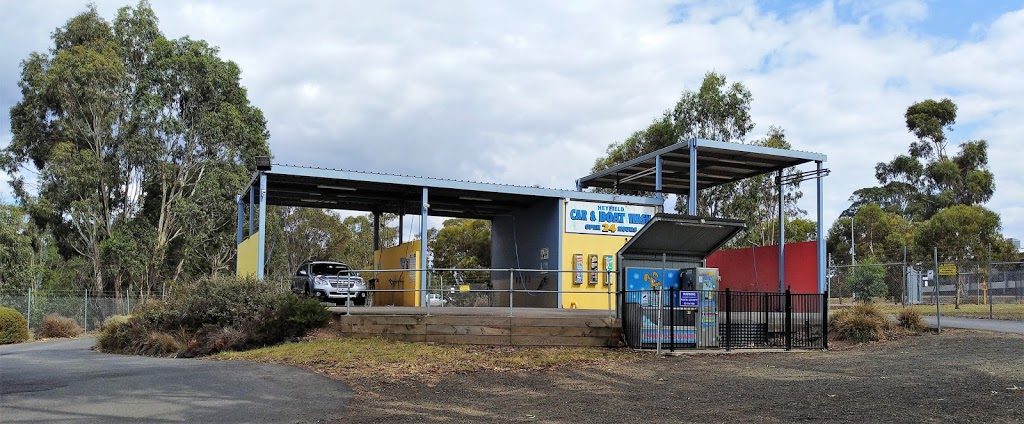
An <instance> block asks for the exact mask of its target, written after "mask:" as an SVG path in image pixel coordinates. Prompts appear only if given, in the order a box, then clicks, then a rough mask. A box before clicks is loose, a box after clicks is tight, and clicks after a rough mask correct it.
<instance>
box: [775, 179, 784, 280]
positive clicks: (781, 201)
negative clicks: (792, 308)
mask: <svg viewBox="0 0 1024 424" xmlns="http://www.w3.org/2000/svg"><path fill="white" fill-rule="evenodd" d="M782 173H783V170H781V169H780V170H779V177H778V178H777V179H776V180H775V182H777V183H778V186H779V293H782V292H784V291H786V210H785V197H786V195H785V193H786V191H785V190H784V188H785V186H784V185H783V184H782Z"/></svg>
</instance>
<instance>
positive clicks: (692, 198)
mask: <svg viewBox="0 0 1024 424" xmlns="http://www.w3.org/2000/svg"><path fill="white" fill-rule="evenodd" d="M689 143H690V193H689V194H688V195H687V200H686V213H687V214H690V215H697V140H690V142H689Z"/></svg>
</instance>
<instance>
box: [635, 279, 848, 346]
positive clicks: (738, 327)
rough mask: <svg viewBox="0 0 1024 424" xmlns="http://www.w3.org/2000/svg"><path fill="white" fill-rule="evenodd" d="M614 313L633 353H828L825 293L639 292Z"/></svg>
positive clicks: (826, 301) (826, 298)
mask: <svg viewBox="0 0 1024 424" xmlns="http://www.w3.org/2000/svg"><path fill="white" fill-rule="evenodd" d="M620 307H621V309H620V310H621V311H622V315H621V316H622V326H623V333H624V334H625V337H626V343H627V344H628V345H629V346H630V347H633V348H637V349H658V350H668V351H674V350H677V349H725V350H731V349H766V348H783V349H787V350H790V349H828V331H827V330H828V293H824V294H793V293H790V291H789V290H786V291H785V292H784V293H765V292H737V291H731V290H717V291H681V290H676V289H667V290H639V291H626V292H625V293H623V296H622V297H621V298H620Z"/></svg>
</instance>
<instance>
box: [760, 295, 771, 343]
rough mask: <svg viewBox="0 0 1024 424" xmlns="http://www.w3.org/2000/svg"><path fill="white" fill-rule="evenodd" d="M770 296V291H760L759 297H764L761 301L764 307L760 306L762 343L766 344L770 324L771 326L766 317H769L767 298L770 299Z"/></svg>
mask: <svg viewBox="0 0 1024 424" xmlns="http://www.w3.org/2000/svg"><path fill="white" fill-rule="evenodd" d="M771 296H772V294H771V293H768V292H761V299H764V302H763V303H764V308H762V311H764V343H765V345H767V344H768V340H770V339H769V338H768V336H769V335H770V334H771V326H772V322H771V320H770V319H768V318H769V315H768V302H769V300H771Z"/></svg>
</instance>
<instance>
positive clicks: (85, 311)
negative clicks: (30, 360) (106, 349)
mask: <svg viewBox="0 0 1024 424" xmlns="http://www.w3.org/2000/svg"><path fill="white" fill-rule="evenodd" d="M162 297H163V293H138V292H122V293H101V292H93V291H89V290H66V291H64V290H61V291H49V290H32V289H28V290H25V291H10V290H6V291H0V306H6V307H8V308H13V309H15V310H17V311H18V312H21V314H22V315H24V316H25V319H26V320H27V321H28V326H29V330H30V331H32V332H35V331H36V330H38V329H39V327H40V326H41V325H42V322H43V317H45V316H47V315H50V314H56V315H60V316H63V317H65V318H70V319H73V320H75V322H76V323H78V325H79V326H80V327H82V328H83V329H84V330H85V331H92V330H98V329H99V328H100V327H102V326H103V322H104V321H105V320H106V319H107V318H110V317H112V316H114V315H127V314H129V313H130V312H131V310H132V308H134V307H135V306H137V305H140V304H142V303H143V302H145V301H147V300H150V299H154V298H162Z"/></svg>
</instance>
